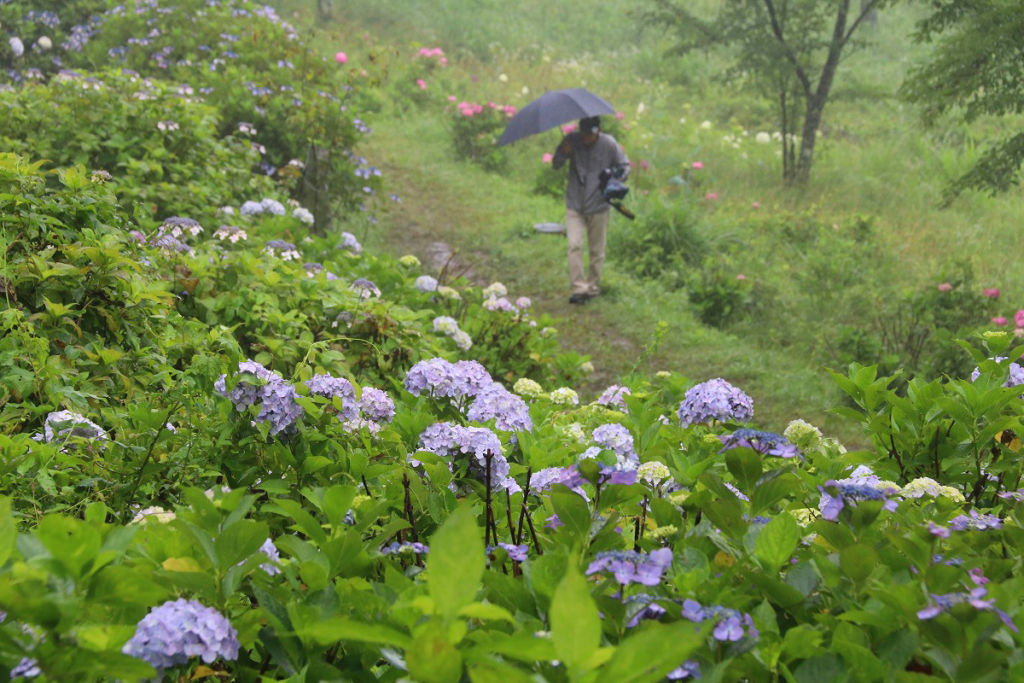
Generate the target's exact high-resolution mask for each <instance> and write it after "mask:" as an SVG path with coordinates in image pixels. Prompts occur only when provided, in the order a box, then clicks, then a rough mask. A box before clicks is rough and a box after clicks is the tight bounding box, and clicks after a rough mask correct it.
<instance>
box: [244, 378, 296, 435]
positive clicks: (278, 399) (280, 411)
mask: <svg viewBox="0 0 1024 683" xmlns="http://www.w3.org/2000/svg"><path fill="white" fill-rule="evenodd" d="M297 396H298V394H296V393H295V387H294V386H292V385H291V384H289V383H288V382H285V381H284V380H272V381H270V382H268V383H267V384H265V385H264V386H263V396H262V398H263V402H262V404H261V405H260V413H259V415H257V416H256V421H257V422H269V423H270V434H271V435H272V436H275V435H277V434H280V433H281V432H284V431H287V430H289V429H291V428H292V427H293V426H294V425H295V423H296V422H297V421H298V420H299V418H301V417H302V415H303V413H304V412H305V411H303V409H302V406H300V405H299V404H298V402H296V400H295V399H296V398H297Z"/></svg>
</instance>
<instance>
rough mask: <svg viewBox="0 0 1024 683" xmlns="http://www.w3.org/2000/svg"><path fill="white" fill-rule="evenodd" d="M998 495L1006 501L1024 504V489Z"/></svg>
mask: <svg viewBox="0 0 1024 683" xmlns="http://www.w3.org/2000/svg"><path fill="white" fill-rule="evenodd" d="M996 495H998V496H999V497H1000V498H1003V499H1005V500H1015V501H1017V502H1018V503H1024V489H1019V490H1017V491H1004V492H1002V493H998V494H996Z"/></svg>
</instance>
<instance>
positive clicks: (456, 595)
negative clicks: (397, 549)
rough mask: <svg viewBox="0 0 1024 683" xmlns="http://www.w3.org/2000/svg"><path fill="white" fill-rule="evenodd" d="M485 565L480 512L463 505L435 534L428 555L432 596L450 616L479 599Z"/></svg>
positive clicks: (442, 612)
mask: <svg viewBox="0 0 1024 683" xmlns="http://www.w3.org/2000/svg"><path fill="white" fill-rule="evenodd" d="M485 566H486V560H485V558H484V542H483V539H482V538H481V537H480V528H479V527H478V526H477V523H476V515H475V514H474V513H473V508H472V507H471V506H469V505H463V506H462V507H460V508H458V509H457V510H456V511H455V512H454V513H452V515H451V517H449V518H448V519H447V520H446V521H445V523H444V524H442V525H441V528H440V529H438V530H437V531H436V532H435V533H434V535H433V536H431V538H430V554H428V555H427V572H428V576H429V579H428V583H429V586H430V597H431V598H433V599H434V604H435V605H437V609H438V611H439V612H440V613H441V614H442V615H444V617H445V618H446V619H450V618H452V617H453V616H455V615H456V614H458V613H459V610H461V609H462V608H463V607H465V606H466V605H468V604H470V603H471V602H473V600H474V599H475V598H476V594H477V591H478V590H479V589H480V580H481V578H482V577H483V574H484V569H485Z"/></svg>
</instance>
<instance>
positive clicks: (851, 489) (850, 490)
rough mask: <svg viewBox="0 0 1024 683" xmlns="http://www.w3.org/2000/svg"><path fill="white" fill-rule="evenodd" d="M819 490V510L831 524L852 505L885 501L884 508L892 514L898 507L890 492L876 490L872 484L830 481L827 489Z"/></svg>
mask: <svg viewBox="0 0 1024 683" xmlns="http://www.w3.org/2000/svg"><path fill="white" fill-rule="evenodd" d="M826 488H830V489H834V490H835V493H831V492H830V491H827V490H826ZM818 490H819V491H820V492H821V501H820V502H819V503H818V508H819V509H820V510H821V516H822V518H824V519H827V520H829V521H830V522H834V521H835V520H836V519H837V518H838V517H839V513H840V512H841V511H842V509H843V508H844V507H846V506H847V505H851V504H853V505H854V506H855V504H856V503H859V502H860V501H864V500H881V501H885V505H884V506H883V507H884V509H886V510H889V511H890V512H891V511H893V510H895V509H896V505H897V503H896V501H895V500H891V499H890V498H889V491H888V490H883V489H880V488H876V487H874V486H871V485H870V484H853V483H848V482H843V481H836V480H834V479H830V480H829V481H826V482H825V488H823V487H821V486H819V487H818Z"/></svg>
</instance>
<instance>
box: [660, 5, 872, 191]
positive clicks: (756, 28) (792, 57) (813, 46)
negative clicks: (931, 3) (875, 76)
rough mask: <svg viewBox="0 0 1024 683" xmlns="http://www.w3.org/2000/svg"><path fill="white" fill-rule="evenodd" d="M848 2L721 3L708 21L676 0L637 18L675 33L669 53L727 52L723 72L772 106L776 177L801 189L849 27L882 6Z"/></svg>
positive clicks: (850, 41) (848, 42) (849, 43)
mask: <svg viewBox="0 0 1024 683" xmlns="http://www.w3.org/2000/svg"><path fill="white" fill-rule="evenodd" d="M851 4H852V3H851V0H840V1H839V2H823V1H820V0H727V1H726V2H723V3H722V4H721V6H720V8H719V9H718V11H717V13H715V14H714V15H713V16H710V17H704V16H700V15H698V14H697V13H694V12H692V11H690V10H689V9H686V8H685V7H684V5H683V4H682V3H680V2H679V1H678V0H651V1H650V3H649V7H648V8H647V9H645V10H644V11H643V12H642V15H643V17H644V18H645V20H646V21H648V22H650V23H652V24H658V25H667V26H669V27H670V29H671V30H672V31H674V32H675V33H676V34H677V36H678V44H677V46H676V48H675V49H674V52H675V53H677V54H686V53H688V52H691V51H693V50H705V51H710V50H723V49H733V48H734V51H732V52H730V54H731V55H735V60H734V63H733V65H732V67H731V68H730V69H729V71H728V75H729V76H730V77H739V76H742V75H744V74H747V75H749V76H751V77H752V81H753V83H754V85H755V86H756V88H757V89H758V90H759V91H760V92H761V94H762V95H764V96H765V97H768V98H771V99H773V100H775V101H776V102H777V104H778V115H779V130H780V131H781V132H782V134H783V135H782V175H783V178H784V179H785V180H786V181H787V182H790V183H795V184H802V183H806V182H807V181H808V180H809V179H810V174H811V166H812V165H813V163H814V145H815V141H816V138H817V134H818V129H819V128H820V127H821V121H822V116H823V114H824V112H825V105H826V104H827V103H828V99H829V96H830V95H831V94H832V87H833V85H834V83H835V78H836V72H837V69H838V67H839V62H840V59H841V58H842V57H843V55H844V53H846V54H848V53H849V51H850V50H851V49H853V48H855V47H857V45H858V42H857V41H855V40H854V34H855V33H856V32H857V29H858V28H860V27H861V26H862V25H863V24H864V23H865V22H867V21H870V20H871V18H872V17H874V16H875V14H874V13H875V12H877V11H878V10H879V9H881V8H882V7H883V6H884V5H886V4H889V3H888V2H887V0H865V2H862V3H861V4H860V7H859V8H854V7H852V6H851Z"/></svg>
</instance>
